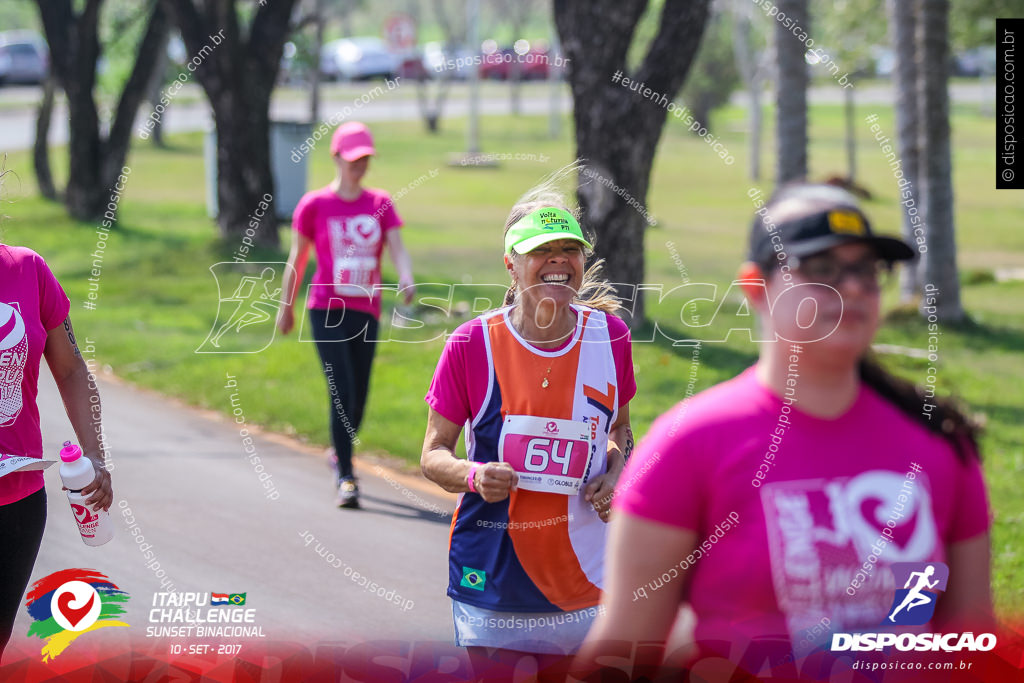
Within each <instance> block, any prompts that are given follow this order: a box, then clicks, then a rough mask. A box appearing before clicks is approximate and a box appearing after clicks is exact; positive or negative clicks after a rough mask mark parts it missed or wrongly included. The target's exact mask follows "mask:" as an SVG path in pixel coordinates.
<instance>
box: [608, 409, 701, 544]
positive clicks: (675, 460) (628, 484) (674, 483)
mask: <svg viewBox="0 0 1024 683" xmlns="http://www.w3.org/2000/svg"><path fill="white" fill-rule="evenodd" d="M682 405H683V404H682V403H678V404H676V405H675V406H674V407H673V408H672V410H670V411H668V412H667V413H665V414H664V415H662V416H661V417H659V418H658V419H657V420H656V421H655V422H654V424H653V425H652V426H651V429H650V431H649V432H648V433H647V435H646V436H645V437H644V438H643V439H642V440H641V441H640V444H639V445H638V446H637V448H636V451H634V452H633V457H631V458H630V459H629V463H628V464H627V465H626V469H625V471H623V473H622V476H620V477H619V483H618V484H617V485H616V487H615V499H614V501H613V505H614V507H615V508H616V509H619V510H624V511H625V512H627V513H629V514H631V515H636V516H638V517H643V518H644V519H648V520H650V521H653V522H660V523H662V524H668V525H671V526H675V527H680V528H684V529H691V530H693V531H699V530H700V529H701V523H702V521H703V511H704V510H706V509H707V502H706V499H705V493H706V491H707V482H706V481H705V477H704V476H703V472H702V470H703V468H701V467H700V463H699V462H697V459H696V458H694V457H693V455H692V449H693V441H692V437H691V438H689V439H688V438H687V436H686V434H685V432H686V431H687V430H686V429H680V425H679V419H678V418H677V415H678V414H679V413H678V412H677V411H679V410H680V409H681V408H680V407H681V406H682ZM684 444H685V445H684Z"/></svg>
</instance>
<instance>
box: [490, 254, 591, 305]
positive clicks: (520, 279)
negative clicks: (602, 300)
mask: <svg viewBox="0 0 1024 683" xmlns="http://www.w3.org/2000/svg"><path fill="white" fill-rule="evenodd" d="M585 260H586V259H585V256H584V253H583V245H582V244H581V243H580V242H579V241H577V240H571V239H562V240H552V241H551V242H546V243H544V244H542V245H540V246H539V247H537V248H536V249H534V250H533V251H530V252H529V253H526V254H515V255H513V254H506V255H505V267H506V268H507V269H508V271H509V274H510V275H511V277H512V279H513V280H514V281H515V282H517V283H518V284H517V288H518V291H519V296H520V297H521V301H522V303H523V305H524V307H525V308H526V309H528V310H533V309H535V308H536V307H537V306H538V305H539V304H540V303H541V302H542V301H544V300H545V299H550V300H551V301H553V302H554V303H555V304H556V305H557V306H568V305H569V304H570V303H572V300H573V297H575V296H576V292H578V291H579V288H580V286H581V285H582V284H583V270H584V262H585Z"/></svg>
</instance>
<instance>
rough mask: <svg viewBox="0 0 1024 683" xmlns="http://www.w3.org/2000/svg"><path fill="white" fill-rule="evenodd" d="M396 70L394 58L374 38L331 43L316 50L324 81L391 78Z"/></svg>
mask: <svg viewBox="0 0 1024 683" xmlns="http://www.w3.org/2000/svg"><path fill="white" fill-rule="evenodd" d="M398 67H399V61H398V58H397V57H396V56H395V55H393V54H391V52H389V51H388V48H387V45H385V43H384V41H383V40H381V39H380V38H376V37H374V36H364V37H359V38H341V39H339V40H332V41H330V42H329V43H325V44H324V46H323V49H322V50H321V51H320V73H322V74H323V75H324V77H325V78H328V79H333V80H350V81H354V80H366V79H369V78H383V77H387V78H394V76H395V74H396V73H397V72H398Z"/></svg>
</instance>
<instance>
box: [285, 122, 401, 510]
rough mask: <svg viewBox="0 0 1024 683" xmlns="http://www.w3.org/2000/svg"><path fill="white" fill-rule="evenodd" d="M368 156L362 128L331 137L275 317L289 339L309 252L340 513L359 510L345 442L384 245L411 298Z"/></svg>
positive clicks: (357, 398) (362, 402)
mask: <svg viewBox="0 0 1024 683" xmlns="http://www.w3.org/2000/svg"><path fill="white" fill-rule="evenodd" d="M374 154H376V151H375V150H374V148H373V138H372V137H371V136H370V130H369V129H368V128H367V127H366V126H365V125H363V124H362V123H358V122H356V121H350V122H348V123H344V124H342V125H341V126H339V127H338V129H337V130H336V131H335V132H334V136H333V137H332V138H331V156H332V157H333V158H334V162H335V164H336V165H337V169H338V174H337V176H336V177H335V178H334V180H333V181H331V184H330V185H328V186H327V187H325V188H322V189H319V190H314V191H312V192H308V193H306V194H305V195H304V196H303V197H302V199H301V200H300V201H299V204H298V206H296V207H295V214H294V216H293V217H292V226H293V228H294V230H295V235H294V239H293V241H292V249H291V253H290V254H289V256H288V267H287V268H285V274H284V287H283V289H282V291H283V292H284V293H283V296H284V300H283V301H282V302H281V307H280V309H279V311H278V316H277V326H278V328H279V329H280V330H281V332H283V333H284V334H288V333H289V332H290V331H291V330H292V327H294V325H295V313H294V310H293V307H294V304H295V297H296V294H297V290H298V286H299V283H300V282H302V276H303V273H304V272H305V270H306V263H307V261H308V260H309V252H310V249H313V250H314V251H315V253H316V272H315V273H314V274H313V282H312V284H311V285H310V287H309V295H308V296H307V298H306V307H307V308H309V320H310V324H311V327H312V332H313V339H314V341H315V342H316V348H317V352H318V353H319V355H320V362H321V365H322V366H323V371H324V374H325V375H326V377H327V393H328V411H329V415H330V417H329V424H330V426H331V443H332V444H333V446H334V449H333V450H334V452H333V454H332V455H331V465H332V469H333V470H334V485H335V486H336V487H337V490H338V498H337V504H338V506H339V507H345V508H356V507H359V487H358V486H357V484H356V480H355V474H354V472H353V470H352V443H353V440H354V439H355V435H356V431H358V429H359V425H360V423H361V422H362V420H363V411H364V409H365V407H366V398H367V394H368V392H369V388H370V366H371V365H372V364H373V355H374V350H375V349H376V344H377V329H378V323H377V319H378V318H379V317H380V303H381V281H380V257H381V254H382V252H383V250H384V246H385V245H387V247H388V251H389V252H390V254H391V259H392V261H393V262H394V264H395V268H396V269H397V270H398V287H399V290H400V292H401V294H402V297H403V298H404V300H405V303H406V304H409V303H411V302H412V300H413V295H414V294H415V292H416V287H415V285H414V283H413V278H412V261H411V260H410V258H409V252H408V251H406V249H405V245H404V244H403V242H402V236H401V234H400V233H399V230H398V229H399V228H400V227H401V226H402V219H401V218H399V217H398V212H397V211H395V207H394V202H393V201H392V200H391V197H389V196H388V193H387V192H384V191H383V190H376V189H372V188H365V187H363V185H362V181H363V176H364V175H366V170H367V168H368V167H369V164H370V157H371V156H372V155H374Z"/></svg>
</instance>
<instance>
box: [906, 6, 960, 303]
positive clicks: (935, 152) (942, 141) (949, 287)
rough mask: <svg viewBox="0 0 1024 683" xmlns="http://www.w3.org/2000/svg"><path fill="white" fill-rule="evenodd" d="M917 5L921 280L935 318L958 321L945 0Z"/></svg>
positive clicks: (947, 15) (958, 290) (957, 279)
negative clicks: (931, 292)
mask: <svg viewBox="0 0 1024 683" xmlns="http://www.w3.org/2000/svg"><path fill="white" fill-rule="evenodd" d="M917 9H918V21H917V32H916V38H917V40H916V43H917V72H918V88H917V107H918V116H919V120H920V124H921V125H920V129H919V131H918V140H919V144H920V148H921V169H920V176H919V180H920V196H921V199H922V206H921V208H922V209H923V210H924V221H925V238H926V240H927V248H928V249H927V251H926V252H925V253H924V254H922V257H923V258H922V260H921V279H922V281H923V282H924V283H925V285H926V289H927V285H932V286H933V287H934V288H936V289H938V293H937V294H936V302H935V306H936V315H937V316H938V317H939V319H940V320H942V321H946V322H957V321H960V320H962V319H963V318H964V309H963V306H962V305H961V303H960V281H959V278H958V274H957V267H956V235H955V229H954V221H953V179H952V161H951V156H950V140H949V138H950V136H949V93H948V92H947V84H948V80H949V67H948V65H949V63H950V58H949V0H917ZM923 306H924V302H922V312H923Z"/></svg>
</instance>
